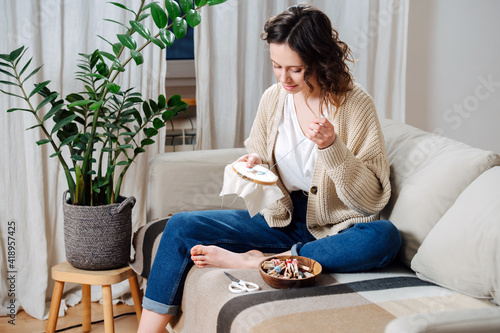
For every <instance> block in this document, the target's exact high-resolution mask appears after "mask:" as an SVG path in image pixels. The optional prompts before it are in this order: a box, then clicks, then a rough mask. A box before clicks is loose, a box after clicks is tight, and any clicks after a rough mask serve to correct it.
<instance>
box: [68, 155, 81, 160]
mask: <svg viewBox="0 0 500 333" xmlns="http://www.w3.org/2000/svg"><path fill="white" fill-rule="evenodd" d="M71 159H72V160H75V161H83V157H82V156H80V155H71Z"/></svg>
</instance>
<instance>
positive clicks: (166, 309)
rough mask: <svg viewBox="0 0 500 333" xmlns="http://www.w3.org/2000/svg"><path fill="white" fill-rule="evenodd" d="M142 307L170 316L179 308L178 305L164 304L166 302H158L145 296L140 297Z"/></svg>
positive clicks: (175, 313)
mask: <svg viewBox="0 0 500 333" xmlns="http://www.w3.org/2000/svg"><path fill="white" fill-rule="evenodd" d="M142 307H143V308H144V309H147V310H150V311H153V312H156V313H158V314H167V315H170V316H175V315H177V310H178V309H179V306H178V305H166V304H162V303H158V302H156V301H153V300H151V299H149V298H147V297H145V296H144V297H143V299H142Z"/></svg>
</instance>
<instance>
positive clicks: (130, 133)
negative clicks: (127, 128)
mask: <svg viewBox="0 0 500 333" xmlns="http://www.w3.org/2000/svg"><path fill="white" fill-rule="evenodd" d="M136 134H137V133H136V132H122V133H120V136H124V135H126V136H134V135H136Z"/></svg>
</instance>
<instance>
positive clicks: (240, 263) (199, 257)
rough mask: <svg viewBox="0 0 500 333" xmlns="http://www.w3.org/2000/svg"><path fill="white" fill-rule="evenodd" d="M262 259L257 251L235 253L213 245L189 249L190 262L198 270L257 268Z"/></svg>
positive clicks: (262, 254) (261, 254) (260, 253)
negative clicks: (204, 268)
mask: <svg viewBox="0 0 500 333" xmlns="http://www.w3.org/2000/svg"><path fill="white" fill-rule="evenodd" d="M264 258H265V256H264V253H262V252H260V251H258V250H250V251H248V252H245V253H235V252H231V251H228V250H225V249H223V248H221V247H218V246H215V245H206V246H205V245H196V246H193V248H192V249H191V260H193V262H194V264H195V265H196V266H197V267H200V268H203V267H219V268H257V267H258V266H259V263H260V262H261V261H262V259H264Z"/></svg>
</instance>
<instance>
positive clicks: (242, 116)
mask: <svg viewBox="0 0 500 333" xmlns="http://www.w3.org/2000/svg"><path fill="white" fill-rule="evenodd" d="M302 2H304V1H291V0H288V1H287V0H273V1H269V0H229V1H227V2H226V3H224V4H223V5H221V6H216V7H213V8H210V9H209V10H204V11H203V12H202V15H203V20H202V22H201V24H200V26H201V27H200V28H199V29H197V30H195V50H196V52H195V57H196V59H195V63H196V70H197V94H196V99H197V131H198V133H197V138H198V148H200V149H215V148H229V147H241V146H242V145H243V141H244V140H245V138H246V137H247V136H248V135H249V132H250V127H251V125H252V122H253V119H254V117H255V114H256V112H257V107H258V103H259V100H260V97H261V95H262V93H263V92H264V90H265V89H266V88H267V87H269V86H270V85H271V84H273V83H274V82H276V79H275V78H274V76H273V73H272V68H271V63H270V60H269V54H268V50H267V45H266V43H265V42H264V41H262V40H260V38H259V36H260V33H261V32H262V31H263V27H264V23H265V21H266V20H267V18H269V17H270V16H272V15H276V14H278V13H280V12H282V11H283V10H285V9H286V8H287V7H288V6H290V5H292V4H297V3H302ZM307 2H308V3H310V4H312V5H314V6H316V7H318V8H319V9H321V10H322V11H324V12H325V13H326V14H327V15H328V16H329V17H330V19H331V21H332V24H333V26H334V28H335V29H337V31H338V32H339V36H340V38H341V39H342V40H344V41H345V42H346V43H347V44H348V45H349V46H350V47H351V49H352V51H353V55H354V58H355V59H357V60H358V61H357V62H356V63H355V64H354V66H353V74H354V77H355V79H356V80H357V82H359V83H360V84H362V85H363V86H364V87H365V89H367V91H368V92H369V93H370V94H371V95H372V97H373V98H374V100H375V104H376V106H377V111H378V113H379V117H380V118H389V119H394V120H398V121H401V122H404V102H405V71H406V39H407V26H408V10H409V0H352V1H344V0H310V1H307Z"/></svg>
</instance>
